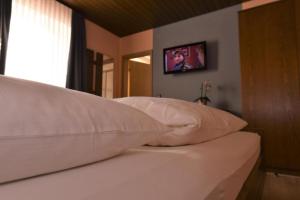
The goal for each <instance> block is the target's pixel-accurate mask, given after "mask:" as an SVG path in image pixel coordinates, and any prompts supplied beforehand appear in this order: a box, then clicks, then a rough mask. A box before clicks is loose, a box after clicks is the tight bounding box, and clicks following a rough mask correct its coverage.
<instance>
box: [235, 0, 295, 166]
mask: <svg viewBox="0 0 300 200" xmlns="http://www.w3.org/2000/svg"><path fill="white" fill-rule="evenodd" d="M299 11H300V10H299ZM295 13H296V12H295V1H293V0H283V1H279V2H276V3H273V4H268V5H265V6H261V7H258V8H254V9H250V10H247V11H242V12H241V13H240V48H241V74H242V105H243V117H244V118H245V119H246V120H247V121H248V122H249V128H248V129H250V130H254V131H257V132H259V133H260V134H261V136H262V143H263V153H264V165H265V167H266V168H270V169H280V170H284V171H290V172H291V171H299V170H300V159H299V158H300V114H299V113H300V104H299V86H300V85H299V78H300V77H299V63H298V57H299V52H298V47H297V41H298V38H297V32H296V30H297V29H296V17H295V16H296V14H295Z"/></svg>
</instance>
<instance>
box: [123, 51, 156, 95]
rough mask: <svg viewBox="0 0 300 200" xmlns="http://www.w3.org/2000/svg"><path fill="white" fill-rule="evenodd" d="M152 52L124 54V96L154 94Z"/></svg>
mask: <svg viewBox="0 0 300 200" xmlns="http://www.w3.org/2000/svg"><path fill="white" fill-rule="evenodd" d="M151 60H152V52H151V51H147V52H142V53H137V54H132V55H127V56H123V89H122V96H123V97H128V96H152V62H151Z"/></svg>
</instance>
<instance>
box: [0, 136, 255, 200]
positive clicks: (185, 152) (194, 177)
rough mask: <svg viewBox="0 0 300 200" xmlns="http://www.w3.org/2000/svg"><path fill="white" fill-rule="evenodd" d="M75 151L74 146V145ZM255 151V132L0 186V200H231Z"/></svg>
mask: <svg viewBox="0 0 300 200" xmlns="http://www.w3.org/2000/svg"><path fill="white" fill-rule="evenodd" d="M74 148H76V147H74ZM259 152H260V137H259V136H258V135H257V134H253V133H245V132H237V133H233V134H230V135H227V136H225V137H222V138H219V139H216V140H213V141H210V142H206V143H202V144H197V145H189V146H181V147H140V148H137V149H132V150H130V151H128V152H127V153H126V154H123V155H121V156H118V157H115V158H112V159H109V160H106V161H102V162H98V163H95V164H91V165H87V166H84V167H80V168H75V169H71V170H66V171H63V172H59V173H54V174H50V175H44V176H39V177H35V178H31V179H27V180H22V181H17V182H13V183H7V184H3V185H0V199H1V200H201V199H206V200H208V199H213V200H218V199H226V200H233V199H235V198H236V196H237V195H238V193H239V191H240V189H241V187H242V185H243V183H244V181H245V180H246V178H247V176H248V175H249V173H250V171H251V169H252V168H253V166H254V164H255V162H256V160H257V158H258V156H259Z"/></svg>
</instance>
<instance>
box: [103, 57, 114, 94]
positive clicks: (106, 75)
mask: <svg viewBox="0 0 300 200" xmlns="http://www.w3.org/2000/svg"><path fill="white" fill-rule="evenodd" d="M113 81H114V63H113V62H112V63H107V64H103V71H102V96H103V97H106V98H110V99H112V98H113Z"/></svg>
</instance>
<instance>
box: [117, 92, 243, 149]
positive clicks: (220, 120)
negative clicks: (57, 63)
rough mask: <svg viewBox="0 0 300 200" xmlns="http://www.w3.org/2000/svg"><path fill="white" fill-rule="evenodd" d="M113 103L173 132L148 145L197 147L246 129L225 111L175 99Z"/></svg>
mask: <svg viewBox="0 0 300 200" xmlns="http://www.w3.org/2000/svg"><path fill="white" fill-rule="evenodd" d="M115 100H116V101H118V102H120V103H123V104H126V105H129V106H132V107H134V108H136V109H139V110H141V111H143V112H145V113H146V114H148V115H149V116H151V117H153V118H154V119H156V120H158V121H160V122H161V123H163V124H165V125H167V126H169V127H171V128H172V129H173V131H171V132H168V133H167V134H164V135H160V136H159V137H157V139H156V140H154V141H153V142H151V143H149V144H150V145H154V146H178V145H186V144H197V143H201V142H204V141H208V140H212V139H215V138H218V137H221V136H224V135H227V134H229V133H232V132H236V131H239V130H241V129H242V128H244V127H245V126H247V122H245V121H244V120H242V119H240V118H238V117H236V116H234V115H232V114H230V113H228V112H225V111H222V110H219V109H216V108H212V107H209V106H205V105H203V104H196V103H192V102H188V101H183V100H178V99H169V98H156V97H126V98H119V99H115Z"/></svg>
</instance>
